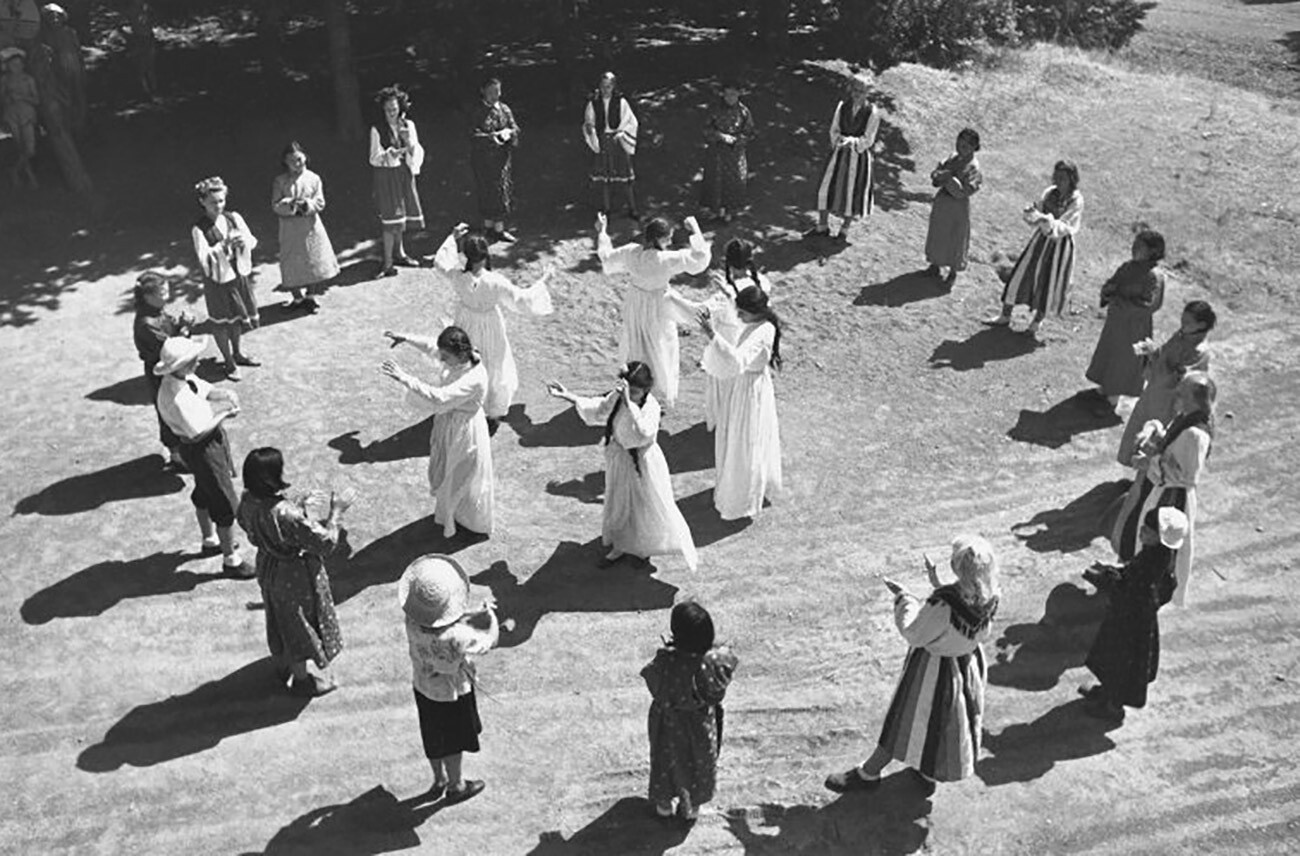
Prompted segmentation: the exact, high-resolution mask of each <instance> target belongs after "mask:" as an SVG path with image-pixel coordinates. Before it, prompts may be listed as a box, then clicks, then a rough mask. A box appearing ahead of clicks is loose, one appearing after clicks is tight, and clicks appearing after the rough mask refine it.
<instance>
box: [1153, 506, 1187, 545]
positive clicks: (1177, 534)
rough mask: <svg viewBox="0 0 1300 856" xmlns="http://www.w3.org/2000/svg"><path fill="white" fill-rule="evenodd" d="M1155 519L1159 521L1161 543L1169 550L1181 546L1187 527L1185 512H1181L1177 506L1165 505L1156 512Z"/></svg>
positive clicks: (1185, 536)
mask: <svg viewBox="0 0 1300 856" xmlns="http://www.w3.org/2000/svg"><path fill="white" fill-rule="evenodd" d="M1156 520H1157V521H1158V522H1159V523H1160V543H1161V544H1164V545H1165V546H1166V547H1168V548H1169V549H1170V550H1177V549H1178V548H1179V547H1181V546H1183V541H1184V540H1185V539H1186V538H1187V529H1188V522H1187V515H1186V514H1183V513H1182V512H1181V511H1179V510H1178V509H1177V508H1174V507H1172V506H1168V505H1166V506H1163V507H1162V508H1160V510H1159V511H1157V512H1156Z"/></svg>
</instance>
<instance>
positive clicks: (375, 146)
mask: <svg viewBox="0 0 1300 856" xmlns="http://www.w3.org/2000/svg"><path fill="white" fill-rule="evenodd" d="M388 161H389V157H388V151H387V150H386V149H384V147H383V146H382V145H380V143H379V129H378V128H374V127H372V128H371V129H370V165H371V166H392V164H391V163H389V162H388Z"/></svg>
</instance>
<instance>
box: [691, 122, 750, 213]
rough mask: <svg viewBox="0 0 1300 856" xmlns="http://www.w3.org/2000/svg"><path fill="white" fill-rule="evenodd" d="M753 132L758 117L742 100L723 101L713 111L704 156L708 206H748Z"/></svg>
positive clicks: (705, 195) (705, 194)
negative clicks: (728, 138)
mask: <svg viewBox="0 0 1300 856" xmlns="http://www.w3.org/2000/svg"><path fill="white" fill-rule="evenodd" d="M723 134H726V135H728V136H731V137H734V138H735V142H731V143H727V142H723V140H722V135H723ZM753 135H754V118H753V116H751V115H750V113H749V108H748V107H746V106H745V105H744V104H741V103H740V102H736V106H734V107H731V106H729V105H728V104H727V103H726V102H722V103H720V104H719V105H718V106H717V107H716V108H715V109H714V110H713V112H712V113H711V114H709V123H708V125H706V126H705V128H704V136H705V138H706V139H707V140H708V141H709V148H708V151H707V152H706V153H705V155H704V187H703V193H702V194H701V195H702V199H701V202H702V204H703V205H704V207H705V208H712V209H715V210H718V209H722V208H726V209H728V210H733V211H734V210H735V209H737V208H743V207H744V206H745V203H746V201H747V200H746V194H745V190H746V188H745V185H746V182H747V181H748V178H749V160H748V158H747V157H746V156H745V147H746V146H748V145H749V140H750V138H751V137H752V136H753Z"/></svg>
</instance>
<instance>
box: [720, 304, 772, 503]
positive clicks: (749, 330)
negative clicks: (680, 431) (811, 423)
mask: <svg viewBox="0 0 1300 856" xmlns="http://www.w3.org/2000/svg"><path fill="white" fill-rule="evenodd" d="M735 306H736V315H737V317H738V319H739V321H740V325H741V328H740V331H739V333H738V334H737V335H736V337H735V339H734V340H730V339H728V338H727V337H725V336H722V335H718V334H717V331H716V330H715V329H714V326H713V324H712V322H711V320H710V316H709V314H708V312H707V311H706V312H701V313H700V327H701V329H703V330H704V335H706V336H708V337H709V344H708V346H707V347H705V349H704V360H703V363H704V370H705V371H706V372H708V373H709V376H710V377H713V378H717V379H718V380H719V381H721V382H722V385H721V388H720V390H719V393H718V398H717V402H718V408H717V417H716V418H717V423H716V424H717V427H716V431H715V434H714V437H713V456H714V461H715V465H716V467H717V485H716V486H715V487H714V489H713V505H714V507H715V508H717V510H718V514H719V516H720V517H722V519H723V520H739V519H741V518H745V517H755V516H757V515H758V512H759V511H761V510H762V508H763V500H764V499H765V498H768V497H774V496H777V495H778V494H779V493H780V491H781V432H780V428H779V426H778V423H777V418H776V394H775V392H774V391H773V389H772V369H779V368H780V367H781V320H780V319H779V318H778V317H777V315H776V313H775V312H773V311H772V309H771V307H770V306H769V305H768V300H767V293H766V292H764V291H763V290H762V289H761V288H759V287H758V286H754V285H750V286H746V287H745V288H744V289H742V290H741V292H740V293H739V294H737V295H736V301H735Z"/></svg>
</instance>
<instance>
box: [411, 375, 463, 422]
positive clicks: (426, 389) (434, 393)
mask: <svg viewBox="0 0 1300 856" xmlns="http://www.w3.org/2000/svg"><path fill="white" fill-rule="evenodd" d="M472 374H473V372H472V371H466V372H464V373H462V374H461V376H460V377H458V378H456V379H455V380H453V381H451V382H450V383H446V384H442V385H438V384H432V383H425V382H424V381H422V380H420V379H419V378H416V377H411V378H407V379H406V380H404V381H403V382H402V383H403V385H404V386H405V387H406V388H407V389H409V390H410V391H411V392H413V393H415V394H416V395H418V396H420V397H421V398H423V399H425V400H426V401H428V402H429V405H430V406H429V410H430V412H432V413H446V412H448V411H451V410H456V409H458V408H459V407H460V405H462V404H464V403H466V402H468V401H471V400H472V399H473V398H474V397H475V396H476V395H478V394H479V390H478V388H477V385H476V384H475V383H474V379H473V378H472V377H471V375H472Z"/></svg>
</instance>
